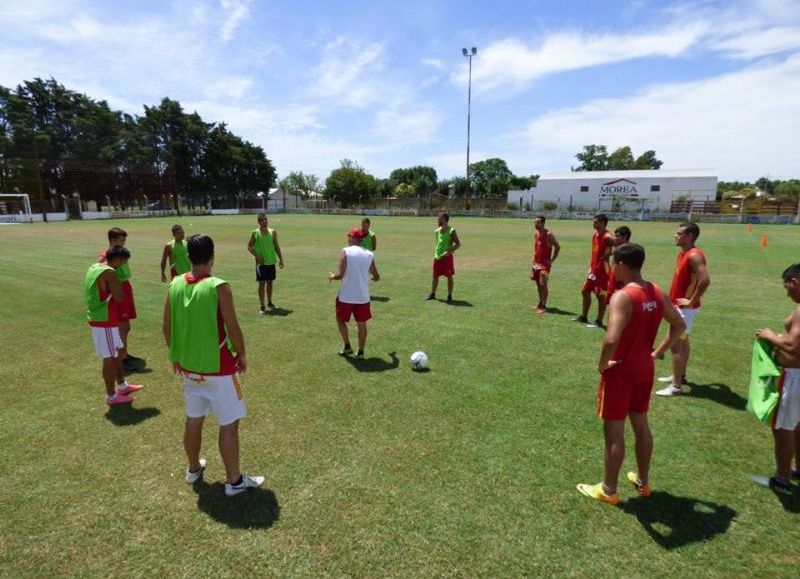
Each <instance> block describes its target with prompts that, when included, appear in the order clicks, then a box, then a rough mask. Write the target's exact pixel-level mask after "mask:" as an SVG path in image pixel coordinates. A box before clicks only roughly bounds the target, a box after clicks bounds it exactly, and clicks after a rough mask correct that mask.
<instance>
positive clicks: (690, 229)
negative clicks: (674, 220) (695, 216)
mask: <svg viewBox="0 0 800 579" xmlns="http://www.w3.org/2000/svg"><path fill="white" fill-rule="evenodd" d="M681 228H682V229H683V232H684V233H688V234H689V235H691V236H692V238H693V239H697V238H698V237H700V228H699V227H698V226H697V224H696V223H691V222H689V221H685V222H683V223H681Z"/></svg>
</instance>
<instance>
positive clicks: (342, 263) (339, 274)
mask: <svg viewBox="0 0 800 579" xmlns="http://www.w3.org/2000/svg"><path fill="white" fill-rule="evenodd" d="M346 271H347V254H346V253H345V252H344V251H343V252H342V253H341V255H340V256H339V269H338V270H336V273H333V272H329V273H328V281H335V280H337V279H342V278H343V277H344V274H345V272H346Z"/></svg>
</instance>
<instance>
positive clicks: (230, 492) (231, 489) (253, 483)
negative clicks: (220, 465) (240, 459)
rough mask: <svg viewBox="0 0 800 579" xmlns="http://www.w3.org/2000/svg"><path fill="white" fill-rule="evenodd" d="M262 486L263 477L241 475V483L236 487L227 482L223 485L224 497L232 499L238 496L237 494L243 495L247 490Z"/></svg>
mask: <svg viewBox="0 0 800 579" xmlns="http://www.w3.org/2000/svg"><path fill="white" fill-rule="evenodd" d="M263 484H264V477H263V476H253V475H249V474H242V482H240V483H239V484H238V485H232V484H231V483H227V482H226V483H225V495H226V496H229V497H233V496H236V495H238V494H239V493H243V492H244V491H246V490H247V489H257V488H258V487H260V486H261V485H263Z"/></svg>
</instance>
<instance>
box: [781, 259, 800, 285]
mask: <svg viewBox="0 0 800 579" xmlns="http://www.w3.org/2000/svg"><path fill="white" fill-rule="evenodd" d="M781 275H782V276H783V283H786V282H788V281H789V280H791V279H800V263H793V264H792V265H790V266H789V267H787V268H786V269H784V270H783V273H782V274H781Z"/></svg>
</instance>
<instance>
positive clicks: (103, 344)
mask: <svg viewBox="0 0 800 579" xmlns="http://www.w3.org/2000/svg"><path fill="white" fill-rule="evenodd" d="M89 329H90V330H91V331H92V340H93V341H94V351H95V352H97V355H98V356H100V357H101V358H103V359H104V360H105V359H106V358H116V357H117V356H118V355H119V350H121V349H122V348H124V347H125V345H124V344H123V343H122V338H120V337H119V328H116V327H114V328H98V327H97V326H89Z"/></svg>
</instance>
